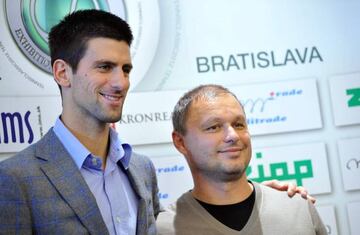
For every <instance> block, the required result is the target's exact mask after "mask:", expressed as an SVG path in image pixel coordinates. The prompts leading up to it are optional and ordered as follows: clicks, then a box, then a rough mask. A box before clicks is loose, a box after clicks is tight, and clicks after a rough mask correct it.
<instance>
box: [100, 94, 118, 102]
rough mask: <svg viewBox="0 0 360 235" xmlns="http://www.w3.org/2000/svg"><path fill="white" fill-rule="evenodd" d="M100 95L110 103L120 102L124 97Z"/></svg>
mask: <svg viewBox="0 0 360 235" xmlns="http://www.w3.org/2000/svg"><path fill="white" fill-rule="evenodd" d="M100 95H101V96H102V97H104V98H105V99H107V100H110V101H119V100H120V99H121V98H122V95H109V94H103V93H100Z"/></svg>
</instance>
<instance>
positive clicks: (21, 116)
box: [0, 0, 360, 235]
mask: <svg viewBox="0 0 360 235" xmlns="http://www.w3.org/2000/svg"><path fill="white" fill-rule="evenodd" d="M0 8H1V9H0V23H1V25H2V27H0V61H1V67H0V160H3V159H5V158H7V157H10V156H11V155H13V154H14V153H16V152H17V151H19V150H21V149H23V148H25V147H26V146H28V145H29V144H32V143H34V142H35V141H37V140H38V139H39V138H41V136H43V134H44V133H45V132H46V131H47V130H48V129H49V128H50V127H51V126H52V125H53V123H54V121H55V118H56V117H57V116H58V115H59V113H60V110H61V99H60V96H59V92H58V87H57V85H56V84H55V82H54V81H53V78H52V76H51V74H50V71H51V65H50V58H49V49H48V46H47V33H48V32H49V30H50V28H51V27H52V26H53V25H54V24H55V23H57V22H58V21H59V19H61V18H62V17H63V16H64V15H65V14H67V13H69V12H71V11H74V10H77V9H84V8H97V9H103V10H106V11H110V12H113V13H114V14H117V15H119V16H121V17H122V18H124V19H125V20H126V21H128V22H129V24H130V25H131V27H132V29H133V31H134V36H135V40H134V44H133V46H132V50H131V56H132V59H133V63H134V70H133V72H132V74H131V91H130V94H129V96H128V98H127V101H126V104H125V107H124V112H123V119H122V121H120V122H119V123H116V124H115V128H116V129H117V130H118V131H119V132H120V133H121V136H122V138H124V139H126V140H128V141H129V142H130V143H132V144H134V148H135V150H136V151H138V152H141V153H143V154H147V155H149V156H150V157H151V158H152V160H153V161H154V164H155V166H156V168H157V174H158V180H159V186H160V193H159V196H160V198H161V201H162V203H163V204H164V205H168V204H169V203H172V202H174V201H175V200H176V198H177V197H179V196H180V195H181V193H182V192H184V191H186V190H189V189H191V187H192V180H191V175H190V171H189V169H188V167H187V165H186V162H185V160H184V159H183V157H182V156H180V154H179V153H177V151H176V150H175V149H174V148H173V146H172V144H171V138H170V133H171V129H172V128H171V121H170V119H171V111H172V108H173V106H174V104H175V102H176V100H177V99H178V98H179V97H180V96H181V95H182V94H183V93H184V92H185V91H186V90H187V89H189V88H192V87H194V86H195V85H198V84H204V83H218V84H222V85H225V86H227V87H229V88H230V89H231V90H232V91H234V92H235V93H236V94H237V95H238V97H239V98H240V99H241V101H242V102H243V104H244V106H245V111H246V113H247V117H248V119H247V121H248V124H249V128H250V131H251V134H252V136H253V148H254V151H253V156H252V161H251V163H250V166H249V168H248V170H247V174H248V176H249V178H251V179H253V180H255V181H259V182H261V181H263V180H268V179H279V180H284V181H291V182H295V183H297V184H298V185H302V186H304V187H306V188H308V189H309V191H310V193H311V194H313V195H314V196H316V198H317V203H316V206H317V208H318V210H319V212H320V214H321V217H322V218H323V220H324V222H325V223H326V226H327V229H328V233H329V234H353V235H356V234H360V227H359V221H360V183H359V182H360V181H359V179H360V147H359V146H360V44H359V41H360V28H359V25H360V14H359V12H360V1H346V2H343V1H335V0H331V1H326V2H325V1H317V2H316V3H315V2H313V1H310V0H305V1H296V2H295V1H292V2H288V1H281V0H273V1H271V3H270V2H269V1H265V0H262V1H256V2H253V1H239V0H229V1H226V3H224V2H221V1H215V0H208V1H206V5H205V4H204V2H202V1H190V0H182V1H180V0H172V1H165V0H164V1H163V0H158V1H156V0H123V1H119V0H107V1H101V0H92V1H91V0H83V1H70V0H66V1H65V0H51V1H50V0H43V1H30V0H17V1H14V0H3V1H1V5H0Z"/></svg>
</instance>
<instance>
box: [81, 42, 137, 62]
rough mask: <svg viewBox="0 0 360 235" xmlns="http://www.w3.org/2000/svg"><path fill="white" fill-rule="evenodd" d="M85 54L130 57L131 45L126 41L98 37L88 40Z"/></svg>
mask: <svg viewBox="0 0 360 235" xmlns="http://www.w3.org/2000/svg"><path fill="white" fill-rule="evenodd" d="M85 56H90V57H91V56H112V57H115V58H118V57H121V58H130V47H129V45H128V44H127V43H126V42H125V41H119V40H116V39H112V38H103V37H96V38H91V39H89V40H88V41H87V44H86V52H85Z"/></svg>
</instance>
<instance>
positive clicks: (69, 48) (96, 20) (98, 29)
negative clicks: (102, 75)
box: [49, 9, 133, 72]
mask: <svg viewBox="0 0 360 235" xmlns="http://www.w3.org/2000/svg"><path fill="white" fill-rule="evenodd" d="M96 37H105V38H111V39H116V40H118V41H125V42H126V43H127V44H128V45H129V46H130V45H131V42H132V40H133V35H132V32H131V29H130V27H129V25H128V24H127V23H126V22H125V21H124V20H122V19H121V18H120V17H118V16H116V15H114V14H111V13H109V12H106V11H101V10H94V9H91V10H79V11H75V12H73V13H71V14H69V15H67V16H65V18H64V19H63V20H61V21H60V22H59V23H58V24H57V25H55V26H54V27H53V28H52V29H51V31H50V33H49V47H50V57H51V65H54V62H55V60H57V59H62V60H64V61H65V62H66V63H68V64H69V65H70V66H71V68H72V69H73V71H74V72H76V70H77V66H78V64H79V61H80V60H81V58H82V57H83V56H84V53H85V51H86V49H87V42H88V41H89V40H90V39H92V38H96Z"/></svg>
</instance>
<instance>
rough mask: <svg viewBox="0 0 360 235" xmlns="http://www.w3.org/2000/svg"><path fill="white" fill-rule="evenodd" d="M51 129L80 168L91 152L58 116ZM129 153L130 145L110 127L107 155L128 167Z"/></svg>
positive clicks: (130, 153) (130, 150) (130, 152)
mask: <svg viewBox="0 0 360 235" xmlns="http://www.w3.org/2000/svg"><path fill="white" fill-rule="evenodd" d="M53 130H54V132H55V134H56V136H57V137H58V138H59V139H60V141H61V143H62V144H63V145H64V147H65V149H66V150H67V151H68V152H69V154H70V156H71V157H72V158H73V160H74V161H75V164H76V166H77V167H78V168H79V169H80V168H81V167H82V165H83V163H84V161H85V160H86V158H87V156H89V155H90V154H91V153H90V151H89V150H88V149H87V148H86V147H85V146H84V145H83V144H82V143H81V142H80V141H79V140H78V139H77V138H76V137H75V136H74V135H73V134H72V133H71V132H70V131H69V129H67V127H66V126H65V125H64V124H63V122H62V121H61V120H60V117H59V118H57V119H56V122H55V125H54V128H53ZM131 155H132V148H131V145H130V144H128V143H122V142H121V140H120V138H119V136H118V134H117V132H116V131H115V130H114V129H113V128H110V149H109V153H108V157H110V158H111V159H112V160H113V161H114V162H118V161H120V163H121V164H122V165H123V167H124V168H125V169H128V168H129V164H130V158H131Z"/></svg>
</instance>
